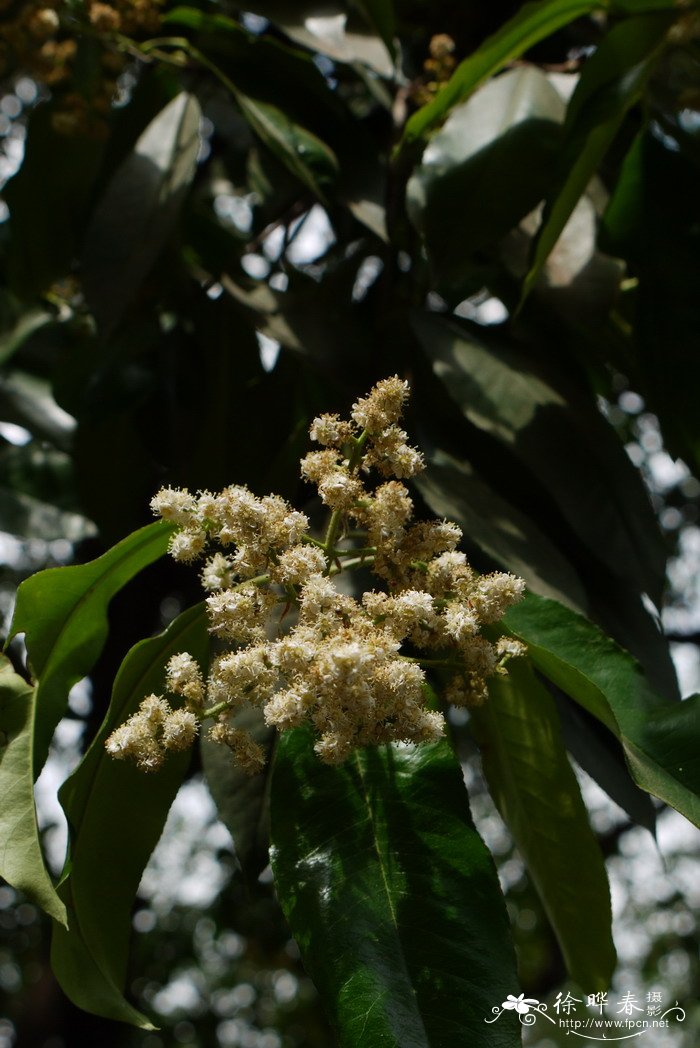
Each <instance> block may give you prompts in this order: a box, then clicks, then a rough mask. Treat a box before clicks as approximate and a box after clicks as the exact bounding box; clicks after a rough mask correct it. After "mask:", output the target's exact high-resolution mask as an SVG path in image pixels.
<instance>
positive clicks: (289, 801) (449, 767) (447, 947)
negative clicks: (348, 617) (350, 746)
mask: <svg viewBox="0 0 700 1048" xmlns="http://www.w3.org/2000/svg"><path fill="white" fill-rule="evenodd" d="M271 789H272V795H271V834H272V866H273V872H274V876H275V884H276V887H277V893H278V896H279V899H280V902H281V903H282V907H283V909H284V911H285V915H286V917H287V919H288V921H289V924H290V926H291V929H292V933H293V934H294V937H295V939H296V941H297V942H298V944H299V947H300V949H301V951H302V956H303V958H304V962H305V964H306V966H307V968H308V970H309V972H310V974H311V976H312V978H313V979H314V982H315V984H316V986H317V988H318V990H319V992H320V993H321V996H322V998H323V1001H324V1004H325V1006H326V1009H327V1011H328V1013H329V1015H330V1017H331V1021H332V1023H333V1026H334V1027H335V1030H336V1035H337V1037H338V1044H339V1045H340V1046H342V1048H351V1046H352V1048H355V1046H356V1045H359V1044H363V1045H364V1044H367V1045H370V1044H371V1045H386V1046H387V1048H388V1046H389V1045H401V1048H427V1046H428V1045H431V1046H433V1045H440V1044H445V1045H447V1044H461V1043H465V1044H466V1043H468V1044H469V1045H470V1046H472V1048H480V1046H483V1048H507V1046H515V1045H517V1044H519V1043H520V1037H519V1032H518V1028H517V1023H516V1022H510V1021H509V1020H506V1023H505V1025H499V1028H498V1029H496V1028H494V1027H491V1026H486V1025H485V1024H484V1019H485V1018H486V1017H487V1016H490V1015H491V1009H492V1008H493V1005H494V1002H496V1003H498V1002H500V1001H501V1000H505V995H506V994H508V993H512V992H513V990H514V988H515V986H516V974H515V965H514V956H513V951H512V946H511V944H510V936H509V931H508V927H507V917H506V913H505V909H504V905H503V899H502V897H501V894H500V890H499V887H498V881H497V878H496V874H495V869H494V867H493V864H492V860H491V858H490V856H489V854H488V851H487V850H486V848H485V846H484V844H483V842H482V840H481V838H480V837H479V836H478V834H477V833H476V831H475V830H474V827H473V824H472V821H471V817H470V814H469V806H468V802H467V797H466V794H465V792H464V786H463V782H462V773H461V770H460V767H459V764H458V763H457V761H456V759H455V757H454V755H453V753H452V751H451V749H450V747H449V745H448V743H447V742H440V743H433V744H426V745H423V746H391V747H380V748H371V749H368V750H365V751H361V752H359V753H356V754H355V755H354V756H353V757H351V758H350V759H349V760H348V761H347V762H346V763H345V764H344V765H342V766H340V767H336V768H333V767H328V766H326V765H324V764H322V763H321V762H320V761H319V759H318V757H317V756H316V755H315V753H314V752H313V748H312V744H311V737H310V734H309V733H307V732H306V731H303V730H297V731H295V732H290V733H287V734H285V735H283V736H282V738H281V740H280V744H279V747H278V750H277V754H276V757H275V764H274V768H273V777H272V787H271ZM484 941H488V943H489V948H488V950H484V948H483V943H484ZM501 1022H503V1020H502V1021H501Z"/></svg>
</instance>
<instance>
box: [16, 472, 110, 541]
mask: <svg viewBox="0 0 700 1048" xmlns="http://www.w3.org/2000/svg"><path fill="white" fill-rule="evenodd" d="M0 519H1V520H2V522H3V530H4V531H8V532H10V533H11V534H13V535H19V536H22V537H23V538H28V539H37V538H39V539H47V540H49V541H50V540H51V539H65V540H66V541H68V542H80V541H81V540H82V539H85V538H87V537H88V536H91V535H94V534H95V532H96V530H97V529H96V528H95V525H94V524H93V523H92V522H91V521H89V520H88V519H87V518H86V517H83V516H82V514H80V513H66V512H64V511H63V510H60V509H59V508H58V507H57V506H52V505H51V503H49V502H40V501H39V500H38V499H35V498H32V496H31V495H25V494H23V493H22V492H15V491H12V489H11V488H6V487H4V486H3V487H0Z"/></svg>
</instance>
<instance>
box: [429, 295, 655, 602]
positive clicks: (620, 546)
mask: <svg viewBox="0 0 700 1048" xmlns="http://www.w3.org/2000/svg"><path fill="white" fill-rule="evenodd" d="M413 327H414V330H415V332H416V334H417V336H418V338H419V340H420V342H421V344H422V346H423V348H424V349H425V351H426V354H427V356H428V357H429V358H430V359H431V360H432V364H433V370H434V371H435V373H436V374H437V375H438V377H439V378H440V379H441V380H442V381H443V382H444V384H445V389H446V390H447V392H448V393H449V395H450V397H451V398H452V399H453V400H454V401H455V402H456V403H457V405H458V406H459V407H460V408H461V410H462V411H463V413H464V415H465V417H466V418H467V419H469V421H470V422H472V423H473V424H474V425H475V426H478V427H479V428H480V429H482V430H484V431H485V432H486V433H489V434H491V435H492V436H493V437H494V438H495V439H497V440H498V441H500V442H501V443H503V444H505V445H506V446H508V447H509V448H510V449H511V450H512V452H513V454H514V455H515V456H517V458H519V459H521V460H522V461H523V462H524V464H525V465H527V466H528V467H529V468H530V470H531V472H532V474H533V476H535V477H538V478H539V479H540V480H541V481H542V482H543V483H544V485H545V486H546V488H547V489H548V491H549V493H550V495H551V497H552V498H553V499H554V500H555V501H556V502H557V504H558V506H559V508H560V509H561V512H562V513H563V514H564V516H565V517H566V519H567V521H568V523H569V525H570V527H571V528H572V530H573V531H574V532H575V533H576V534H578V535H579V536H580V538H581V539H582V540H583V541H584V542H585V543H586V545H587V546H588V547H589V549H591V550H592V552H593V553H594V554H595V555H596V556H597V557H598V558H599V559H600V560H601V561H603V563H605V564H607V566H608V567H609V568H610V570H611V571H612V572H614V573H615V574H616V575H618V576H621V577H622V578H625V579H627V580H629V581H630V583H631V584H632V585H633V586H635V587H637V588H641V589H643V590H645V591H646V592H647V593H649V595H650V596H651V598H652V600H654V601H655V602H656V603H657V605H658V604H660V602H661V592H662V589H663V585H664V579H665V550H664V546H663V543H662V541H661V535H660V532H659V528H658V524H657V522H656V520H655V518H654V514H653V512H652V509H651V505H650V503H649V499H648V496H647V493H646V491H645V490H644V487H643V484H642V481H641V479H640V477H639V475H638V473H637V472H636V471H635V469H634V468H633V466H632V464H631V463H630V461H629V459H628V458H627V456H626V454H625V452H624V449H623V448H622V445H621V444H620V441H619V440H618V438H617V436H616V435H615V433H614V431H613V430H612V428H611V427H610V426H609V425H608V423H607V422H606V421H605V420H604V419H603V418H602V416H601V415H600V413H599V412H598V411H597V410H596V408H595V405H594V404H593V402H592V398H590V397H588V396H587V395H585V394H580V393H579V392H578V391H577V390H576V389H575V387H571V386H570V385H568V384H566V383H565V382H564V381H563V376H562V375H557V376H556V384H555V383H554V381H553V380H552V379H551V378H550V375H549V374H548V373H545V372H544V371H543V370H542V368H541V367H540V366H539V365H536V364H535V363H534V362H531V361H529V360H528V359H527V358H526V357H525V355H524V353H523V351H522V349H521V348H520V347H518V346H517V345H515V344H509V343H507V342H506V341H505V338H504V336H503V335H496V336H495V337H494V336H493V335H489V333H488V332H487V331H485V330H484V329H483V328H481V329H479V328H478V327H477V326H476V325H466V324H458V323H457V322H456V321H454V320H451V321H448V320H446V319H444V318H442V317H438V316H436V315H434V314H432V315H431V314H427V313H418V312H415V313H414V314H413ZM567 386H568V388H567Z"/></svg>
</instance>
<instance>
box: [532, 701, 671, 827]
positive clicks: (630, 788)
mask: <svg viewBox="0 0 700 1048" xmlns="http://www.w3.org/2000/svg"><path fill="white" fill-rule="evenodd" d="M547 684H548V686H549V689H550V690H551V691H552V692H553V695H554V701H555V702H556V706H557V712H558V713H559V721H560V724H561V733H562V738H563V739H564V744H565V746H566V748H567V750H568V751H569V753H570V754H571V756H572V757H573V758H574V760H575V761H576V763H577V764H579V765H580V766H581V767H582V768H583V770H584V771H585V772H586V773H587V774H588V775H590V777H591V778H592V779H593V780H594V781H595V782H597V783H598V785H599V786H600V788H601V789H602V790H604V791H605V793H607V795H608V797H610V799H611V800H613V801H614V802H615V804H617V805H618V807H620V808H621V809H622V811H624V812H625V813H626V814H627V815H628V816H629V818H630V819H631V820H632V822H634V823H636V824H637V825H638V826H643V827H644V828H645V829H646V830H649V832H650V833H651V834H652V835H655V834H656V809H655V807H654V803H653V801H652V799H651V797H650V796H649V794H648V793H645V792H644V790H641V789H640V788H639V786H637V784H636V783H635V782H634V780H633V779H632V777H631V775H630V773H629V769H628V767H627V763H626V761H625V754H624V750H623V749H622V746H621V745H620V743H619V741H618V740H617V739H616V738H615V736H614V735H612V734H611V733H610V732H609V731H607V729H605V728H604V727H603V726H602V725H601V724H599V723H598V721H596V720H595V718H594V717H591V716H590V714H588V713H587V712H586V710H584V709H582V708H581V707H580V706H578V705H576V704H575V703H573V702H570V701H569V698H568V696H567V695H565V694H564V693H563V692H562V691H561V689H560V688H557V687H556V686H555V685H554V684H552V682H551V681H547Z"/></svg>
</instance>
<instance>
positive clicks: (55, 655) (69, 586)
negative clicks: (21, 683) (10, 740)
mask: <svg viewBox="0 0 700 1048" xmlns="http://www.w3.org/2000/svg"><path fill="white" fill-rule="evenodd" d="M171 530H172V529H171V528H170V527H169V526H168V525H164V524H162V523H155V524H149V525H148V526H147V527H145V528H141V529H140V530H139V531H135V532H134V533H133V534H132V535H129V536H128V538H125V539H124V540H123V541H122V542H120V543H119V544H118V545H117V546H114V547H113V548H112V549H110V550H108V552H107V553H105V554H104V555H103V556H101V557H98V559H97V560H93V561H90V563H89V564H78V565H74V566H71V567H67V568H48V569H47V570H46V571H40V572H38V574H36V575H33V576H32V577H31V578H29V579H27V580H26V581H25V582H23V583H22V585H21V586H20V587H19V591H18V593H17V603H16V605H15V612H14V615H13V618H12V625H11V627H10V637H14V636H15V635H16V634H18V633H24V634H25V643H26V645H27V654H28V659H29V666H30V668H31V672H32V676H33V677H34V679H35V680H36V681H37V700H36V701H37V718H36V728H35V747H34V761H35V765H34V772H35V775H36V774H38V773H39V770H40V768H41V766H42V764H43V763H44V760H45V759H46V754H47V752H48V748H49V742H50V740H51V737H52V735H53V733H54V729H55V727H56V725H57V724H58V722H59V720H60V719H61V717H62V716H63V713H64V711H65V709H66V704H67V701H68V693H69V691H70V689H71V688H72V687H73V685H74V684H77V682H78V681H79V680H81V679H82V678H83V677H84V676H85V675H86V674H87V673H89V672H90V670H91V669H92V666H93V665H94V663H95V661H96V659H97V658H98V656H99V654H100V652H101V651H102V647H103V645H104V642H105V640H106V637H107V630H108V623H107V606H108V604H109V602H110V600H111V599H112V597H113V596H114V594H115V593H117V592H118V591H119V590H120V589H121V588H122V587H123V586H125V585H126V583H127V582H129V580H130V579H132V578H133V577H134V575H136V574H138V572H139V571H141V570H142V569H143V568H145V567H146V566H147V565H148V564H151V563H152V562H153V561H154V560H157V559H158V557H161V556H162V555H163V553H165V550H166V547H167V545H168V540H169V537H170V533H171Z"/></svg>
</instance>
